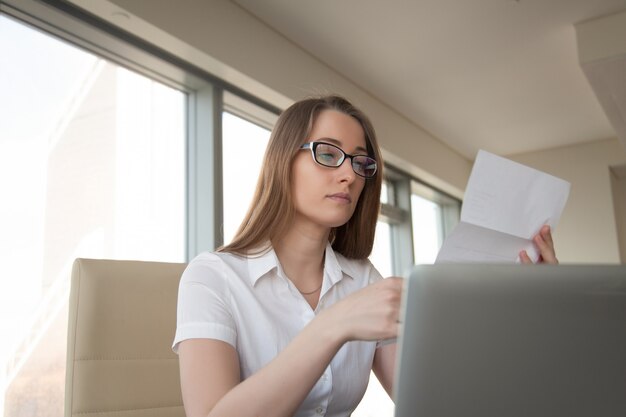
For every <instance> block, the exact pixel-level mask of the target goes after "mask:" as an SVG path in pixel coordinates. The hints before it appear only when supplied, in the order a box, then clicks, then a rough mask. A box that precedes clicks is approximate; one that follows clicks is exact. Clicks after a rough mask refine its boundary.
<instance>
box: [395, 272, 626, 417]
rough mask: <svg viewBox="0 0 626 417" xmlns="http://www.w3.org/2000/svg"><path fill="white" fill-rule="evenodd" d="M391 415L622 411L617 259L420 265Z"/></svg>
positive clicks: (623, 315) (571, 416)
mask: <svg viewBox="0 0 626 417" xmlns="http://www.w3.org/2000/svg"><path fill="white" fill-rule="evenodd" d="M405 285H406V287H405V291H404V295H403V297H404V299H403V307H402V308H403V312H402V314H403V315H402V318H401V321H402V323H403V325H402V332H401V334H400V338H399V356H398V360H397V369H396V381H395V384H394V390H395V395H394V398H395V404H396V416H397V417H443V416H451V417H460V416H480V417H485V416H498V417H511V416H525V417H526V416H533V417H539V416H545V417H548V416H550V417H555V416H568V417H577V416H581V417H582V416H586V417H588V416H603V417H609V416H620V417H623V416H626V265H610V266H609V265H593V266H589V265H585V266H583V265H567V266H563V265H561V266H554V265H532V266H526V265H525V266H519V265H476V264H474V265H458V264H456V265H452V264H441V265H423V266H416V267H414V269H413V270H412V273H411V275H410V277H409V279H407V280H406V283H405Z"/></svg>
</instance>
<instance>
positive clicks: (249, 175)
mask: <svg viewBox="0 0 626 417" xmlns="http://www.w3.org/2000/svg"><path fill="white" fill-rule="evenodd" d="M222 129H223V133H222V153H223V161H222V170H223V171H222V172H223V175H224V184H223V190H224V243H228V242H230V241H231V240H232V238H233V237H234V236H235V232H236V231H237V229H238V228H239V225H240V224H241V221H242V220H243V218H244V216H245V215H246V212H247V210H248V207H249V206H250V201H251V200H252V196H253V195H254V190H255V188H256V183H257V179H258V177H259V172H261V164H262V163H263V154H264V153H265V148H266V147H267V142H268V141H269V138H270V131H269V130H267V129H264V128H262V127H260V126H258V125H256V124H254V123H251V122H249V121H247V120H245V119H242V118H241V117H238V116H235V115H234V114H231V113H227V112H224V113H223V114H222Z"/></svg>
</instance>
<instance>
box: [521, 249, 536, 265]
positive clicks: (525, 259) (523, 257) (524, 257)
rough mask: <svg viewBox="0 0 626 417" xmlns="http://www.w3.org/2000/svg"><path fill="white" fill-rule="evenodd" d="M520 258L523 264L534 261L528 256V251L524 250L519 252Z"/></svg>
mask: <svg viewBox="0 0 626 417" xmlns="http://www.w3.org/2000/svg"><path fill="white" fill-rule="evenodd" d="M519 258H520V260H521V261H522V263H523V264H532V263H533V261H532V260H531V259H530V256H528V253H527V252H526V251H525V250H523V251H521V252H520V253H519Z"/></svg>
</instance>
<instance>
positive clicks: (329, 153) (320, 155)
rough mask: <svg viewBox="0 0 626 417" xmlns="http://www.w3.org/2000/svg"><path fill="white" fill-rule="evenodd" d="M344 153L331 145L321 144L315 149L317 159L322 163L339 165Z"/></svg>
mask: <svg viewBox="0 0 626 417" xmlns="http://www.w3.org/2000/svg"><path fill="white" fill-rule="evenodd" d="M341 157H342V153H341V151H340V150H339V149H337V148H335V147H334V146H331V145H326V144H319V145H317V148H316V149H315V159H316V160H317V162H319V163H320V164H322V165H329V166H337V165H338V162H339V161H340V160H341Z"/></svg>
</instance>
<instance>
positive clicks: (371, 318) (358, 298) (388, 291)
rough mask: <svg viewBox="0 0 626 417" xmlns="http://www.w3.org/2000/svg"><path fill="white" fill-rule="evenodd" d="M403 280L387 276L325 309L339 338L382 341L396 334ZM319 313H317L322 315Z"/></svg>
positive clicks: (343, 339)
mask: <svg viewBox="0 0 626 417" xmlns="http://www.w3.org/2000/svg"><path fill="white" fill-rule="evenodd" d="M402 286H403V279H402V278H399V277H390V278H386V279H383V280H380V281H378V282H376V283H374V284H371V285H368V286H367V287H365V288H363V289H361V290H359V291H357V292H355V293H353V294H351V295H350V296H348V297H346V298H344V299H343V300H341V301H340V302H338V303H337V304H335V305H333V306H332V307H330V308H328V309H326V310H324V311H323V312H322V313H321V314H325V315H326V317H327V318H328V320H329V322H330V323H331V324H330V325H331V326H333V327H334V328H335V329H336V330H337V331H338V332H339V337H340V339H341V340H342V341H344V342H346V341H350V340H382V339H389V338H393V337H396V336H397V335H398V324H399V323H398V321H399V317H400V302H401V299H402ZM321 314H320V315H321Z"/></svg>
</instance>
